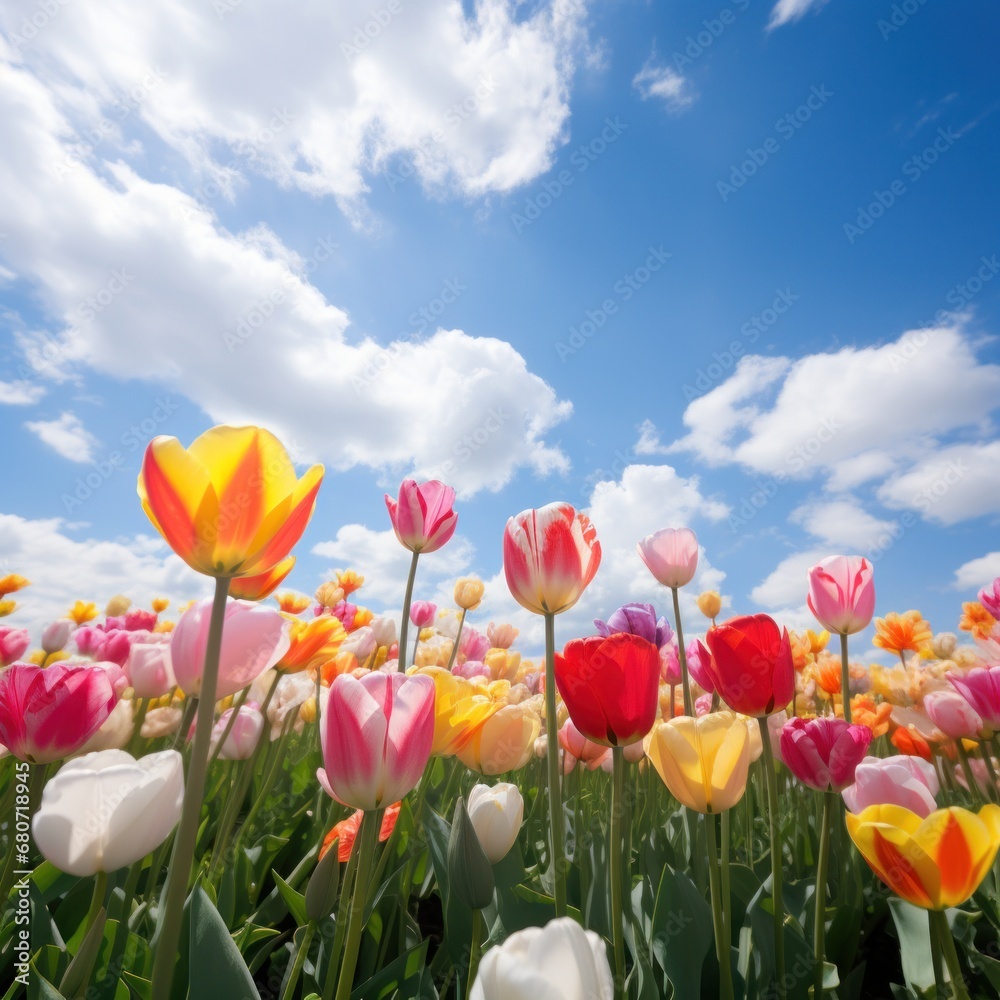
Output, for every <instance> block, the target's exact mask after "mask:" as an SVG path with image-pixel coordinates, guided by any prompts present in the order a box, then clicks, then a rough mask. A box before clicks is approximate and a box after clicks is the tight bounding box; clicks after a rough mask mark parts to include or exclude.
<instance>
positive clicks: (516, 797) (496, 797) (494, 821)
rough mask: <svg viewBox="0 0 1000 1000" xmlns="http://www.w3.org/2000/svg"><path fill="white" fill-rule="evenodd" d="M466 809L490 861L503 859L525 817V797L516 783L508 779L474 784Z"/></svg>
mask: <svg viewBox="0 0 1000 1000" xmlns="http://www.w3.org/2000/svg"><path fill="white" fill-rule="evenodd" d="M466 812H467V813H468V815H469V819H470V821H471V822H472V828H473V829H474V830H475V831H476V836H477V837H478V838H479V843H480V844H482V846H483V851H484V852H485V853H486V857H487V858H489V860H490V864H491V865H495V864H496V863H497V862H498V861H502V860H503V858H504V857H505V856H506V854H507V852H508V851H509V850H510V849H511V848H512V847H513V846H514V841H515V840H517V835H518V832H519V831H520V829H521V820H522V819H523V818H524V799H522V798H521V793H520V792H519V791H518V790H517V786H516V785H511V784H509V783H508V782H506V781H500V782H497V784H495V785H476V786H474V787H473V789H472V791H471V792H469V803H468V806H467V807H466Z"/></svg>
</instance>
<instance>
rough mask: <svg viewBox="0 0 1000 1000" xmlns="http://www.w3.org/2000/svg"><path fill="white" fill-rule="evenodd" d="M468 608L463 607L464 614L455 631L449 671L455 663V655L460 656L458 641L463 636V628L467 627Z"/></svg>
mask: <svg viewBox="0 0 1000 1000" xmlns="http://www.w3.org/2000/svg"><path fill="white" fill-rule="evenodd" d="M465 615H466V610H465V608H462V614H461V615H460V616H459V618H458V631H457V632H456V633H455V644H454V645H453V646H452V647H451V656H449V657H448V672H449V673H450V672H451V668H452V667H453V666H454V665H455V657H456V656H458V643H459V641H460V640H461V638H462V629H463V628H465Z"/></svg>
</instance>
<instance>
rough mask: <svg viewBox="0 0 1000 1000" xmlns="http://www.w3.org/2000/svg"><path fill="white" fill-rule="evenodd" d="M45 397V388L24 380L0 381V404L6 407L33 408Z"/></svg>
mask: <svg viewBox="0 0 1000 1000" xmlns="http://www.w3.org/2000/svg"><path fill="white" fill-rule="evenodd" d="M44 395H45V386H43V385H39V384H38V383H35V382H29V381H27V380H26V379H16V380H15V381H13V382H4V381H2V380H0V403H3V404H4V405H6V406H33V405H34V404H35V403H37V402H38V401H39V400H40V399H41V398H42V397H43V396H44Z"/></svg>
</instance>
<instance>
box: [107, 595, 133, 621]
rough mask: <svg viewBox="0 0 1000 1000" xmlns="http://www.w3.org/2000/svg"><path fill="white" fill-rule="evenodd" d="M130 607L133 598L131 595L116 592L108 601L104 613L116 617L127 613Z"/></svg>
mask: <svg viewBox="0 0 1000 1000" xmlns="http://www.w3.org/2000/svg"><path fill="white" fill-rule="evenodd" d="M130 607H132V599H131V598H130V597H126V596H125V595H124V594H115V596H114V597H112V598H111V600H110V601H108V604H107V607H105V609H104V614H105V616H106V617H107V618H116V617H117V616H118V615H123V614H125V612H126V611H128V609H129V608H130Z"/></svg>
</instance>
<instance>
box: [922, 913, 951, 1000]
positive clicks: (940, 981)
mask: <svg viewBox="0 0 1000 1000" xmlns="http://www.w3.org/2000/svg"><path fill="white" fill-rule="evenodd" d="M927 918H928V920H927V925H928V930H930V934H931V962H932V963H933V966H934V1000H945V997H947V995H948V987H947V980H946V979H945V978H944V959H943V957H942V954H941V937H940V934H939V933H938V926H937V924H936V923H935V922H934V920H932V919H931V914H930V912H928V914H927Z"/></svg>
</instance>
